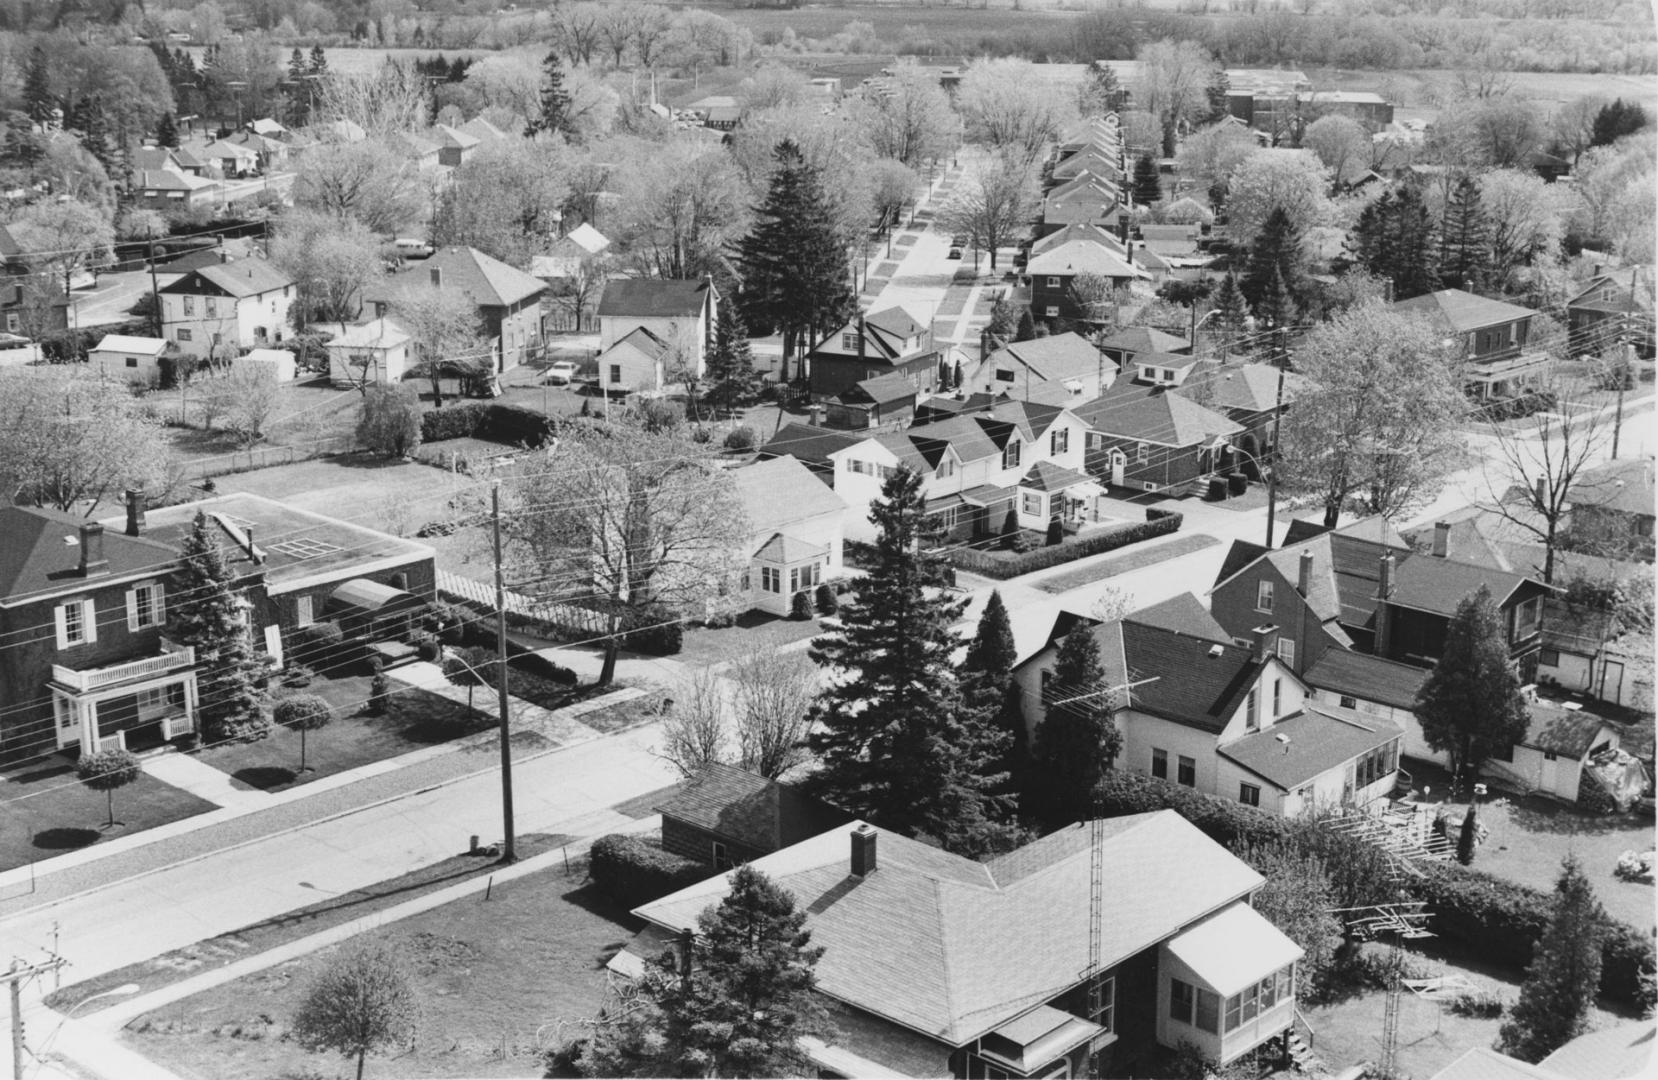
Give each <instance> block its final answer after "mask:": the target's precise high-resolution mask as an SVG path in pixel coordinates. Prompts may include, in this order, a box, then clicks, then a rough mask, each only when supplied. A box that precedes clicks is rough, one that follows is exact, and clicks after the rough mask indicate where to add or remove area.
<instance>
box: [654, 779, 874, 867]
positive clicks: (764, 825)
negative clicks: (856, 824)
mask: <svg viewBox="0 0 1658 1080" xmlns="http://www.w3.org/2000/svg"><path fill="white" fill-rule="evenodd" d="M656 809H657V811H658V812H659V813H661V814H662V816H663V817H664V818H673V819H674V820H676V821H683V822H685V823H686V824H688V825H693V826H695V827H696V828H699V829H703V830H706V831H708V832H711V833H714V834H715V835H717V836H723V837H725V838H726V839H728V840H731V841H733V842H735V843H738V844H742V845H743V846H744V847H749V848H757V849H759V850H760V851H776V850H778V849H779V848H785V847H789V846H790V845H792V844H798V843H800V842H801V841H802V840H808V839H810V838H811V837H814V836H817V835H818V834H819V833H822V832H824V831H826V830H829V829H833V828H834V827H835V826H837V825H843V824H845V823H846V822H847V821H849V820H851V815H850V814H848V813H846V812H845V811H844V810H837V809H836V808H834V807H832V806H830V805H828V804H827V803H823V802H819V801H818V800H817V799H814V798H811V797H810V796H807V795H803V794H801V792H800V791H799V790H798V789H797V788H795V787H794V786H792V785H790V784H782V783H778V782H777V781H776V780H768V779H766V778H765V777H764V776H761V775H759V774H758V773H752V772H749V771H748V770H746V769H739V768H737V767H736V766H734V765H722V764H718V763H716V764H712V765H705V766H703V767H702V768H701V769H700V770H698V772H697V774H696V775H695V776H693V777H691V778H690V779H689V780H688V781H686V783H685V786H684V787H682V788H680V789H679V791H678V792H677V793H675V795H674V797H673V798H672V799H669V800H668V801H667V802H666V803H663V804H662V805H661V806H658V807H657V808H656Z"/></svg>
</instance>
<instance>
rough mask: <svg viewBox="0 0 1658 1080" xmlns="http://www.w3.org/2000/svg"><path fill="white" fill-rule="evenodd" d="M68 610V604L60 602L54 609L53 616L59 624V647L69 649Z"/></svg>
mask: <svg viewBox="0 0 1658 1080" xmlns="http://www.w3.org/2000/svg"><path fill="white" fill-rule="evenodd" d="M68 610H69V609H68V605H67V604H59V605H58V606H57V607H56V608H54V609H52V618H53V621H54V622H55V623H56V624H57V631H58V648H60V649H67V648H68V647H69V622H68Z"/></svg>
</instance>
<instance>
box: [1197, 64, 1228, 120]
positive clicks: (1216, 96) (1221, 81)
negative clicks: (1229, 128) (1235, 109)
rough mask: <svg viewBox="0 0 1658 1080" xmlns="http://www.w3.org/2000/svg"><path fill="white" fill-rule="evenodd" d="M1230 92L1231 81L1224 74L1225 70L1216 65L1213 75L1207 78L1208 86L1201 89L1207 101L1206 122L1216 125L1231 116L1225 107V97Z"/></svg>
mask: <svg viewBox="0 0 1658 1080" xmlns="http://www.w3.org/2000/svg"><path fill="white" fill-rule="evenodd" d="M1231 92H1232V79H1231V77H1230V76H1229V75H1227V74H1226V69H1225V68H1223V67H1221V66H1219V65H1216V67H1215V73H1214V74H1213V75H1211V76H1209V84H1208V85H1207V86H1205V87H1204V88H1203V96H1204V97H1206V98H1208V99H1209V117H1208V122H1209V123H1211V124H1218V123H1220V122H1221V121H1222V120H1225V119H1226V118H1227V117H1228V116H1230V115H1232V110H1231V109H1229V108H1228V107H1227V103H1226V98H1227V95H1228V94H1230V93H1231Z"/></svg>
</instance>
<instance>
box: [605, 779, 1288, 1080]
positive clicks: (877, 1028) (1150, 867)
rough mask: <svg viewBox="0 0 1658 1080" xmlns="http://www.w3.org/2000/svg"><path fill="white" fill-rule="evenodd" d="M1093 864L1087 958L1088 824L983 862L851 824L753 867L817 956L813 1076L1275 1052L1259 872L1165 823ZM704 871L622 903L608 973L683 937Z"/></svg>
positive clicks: (1106, 847)
mask: <svg viewBox="0 0 1658 1080" xmlns="http://www.w3.org/2000/svg"><path fill="white" fill-rule="evenodd" d="M1100 830H1101V833H1102V835H1101V837H1100V840H1099V844H1100V848H1101V851H1100V854H1101V857H1102V859H1103V865H1104V866H1105V867H1106V873H1107V875H1108V876H1107V878H1106V881H1105V890H1104V898H1105V900H1104V903H1105V907H1104V909H1103V910H1102V911H1101V912H1100V915H1099V924H1098V925H1099V928H1100V938H1099V961H1098V966H1097V967H1093V966H1091V964H1090V944H1089V943H1090V921H1089V920H1090V905H1089V894H1090V882H1091V876H1090V862H1091V860H1090V848H1091V845H1092V844H1093V843H1094V839H1095V833H1094V831H1093V830H1092V829H1091V827H1090V824H1089V823H1087V822H1083V823H1081V824H1078V825H1075V826H1071V827H1069V828H1066V829H1061V830H1060V831H1058V832H1055V833H1052V834H1050V835H1049V836H1046V837H1043V838H1042V839H1040V840H1037V841H1035V842H1033V843H1030V844H1027V845H1025V846H1024V847H1022V848H1019V849H1018V850H1016V851H1012V852H1009V853H1007V854H1005V855H1002V856H1000V857H998V858H995V859H991V860H989V861H988V862H984V863H979V862H974V861H973V860H971V859H966V858H962V857H960V856H957V855H951V854H948V853H946V852H943V851H940V850H939V849H937V848H933V847H929V846H927V845H925V844H922V843H919V842H917V841H915V840H911V839H909V838H907V837H904V836H900V835H897V834H893V833H884V832H877V831H876V830H875V829H873V828H872V827H870V826H869V825H867V824H865V823H862V822H852V823H849V824H846V825H842V826H840V827H838V828H834V829H831V830H829V831H827V832H824V833H821V834H819V835H818V836H815V837H812V838H811V839H808V840H804V841H801V842H799V843H796V844H793V845H791V846H789V847H786V848H783V849H782V850H780V851H776V852H773V853H771V854H768V855H764V856H762V857H760V858H758V859H756V860H755V861H754V866H755V868H756V869H757V870H759V871H761V872H763V873H765V874H766V875H767V876H768V877H769V878H771V880H772V881H774V882H775V883H776V884H777V885H778V886H779V887H781V888H783V889H785V890H787V891H788V892H789V893H790V894H792V896H793V897H794V899H795V902H796V905H797V907H798V908H799V909H800V910H802V911H804V912H805V915H806V929H807V930H808V931H810V933H811V935H812V943H813V944H814V945H818V946H822V947H823V948H824V953H823V957H822V959H821V960H819V961H818V964H817V967H816V980H817V981H816V990H817V992H818V993H819V994H821V995H822V998H823V999H824V1004H825V1006H826V1007H827V1008H828V1009H829V1011H830V1019H831V1021H832V1023H833V1030H834V1032H835V1033H834V1034H833V1035H831V1036H829V1037H828V1038H827V1039H817V1038H810V1039H806V1040H803V1043H802V1046H803V1048H804V1049H805V1050H806V1051H807V1052H808V1053H809V1054H810V1056H811V1058H812V1060H813V1062H814V1064H815V1065H816V1067H817V1070H818V1075H819V1076H826V1077H841V1076H860V1077H867V1076H916V1077H941V1076H948V1077H961V1078H967V1077H975V1078H985V1077H991V1076H995V1077H1010V1076H1042V1077H1063V1076H1076V1075H1083V1074H1084V1072H1085V1070H1086V1069H1087V1067H1088V1065H1087V1058H1088V1056H1089V1055H1090V1054H1092V1053H1094V1052H1099V1053H1100V1054H1101V1055H1103V1058H1102V1065H1103V1067H1104V1069H1105V1070H1106V1071H1105V1073H1104V1075H1109V1076H1126V1075H1155V1073H1154V1072H1153V1070H1154V1069H1155V1068H1156V1066H1157V1063H1158V1062H1159V1061H1160V1055H1161V1054H1162V1050H1161V1049H1160V1048H1168V1049H1174V1048H1176V1047H1178V1046H1179V1045H1180V1044H1181V1043H1183V1042H1190V1043H1192V1044H1193V1045H1195V1046H1196V1047H1197V1048H1198V1050H1199V1052H1200V1053H1202V1054H1203V1055H1204V1056H1205V1057H1207V1058H1210V1059H1211V1060H1214V1061H1216V1062H1222V1063H1224V1062H1230V1061H1234V1060H1236V1059H1237V1058H1239V1057H1241V1056H1242V1055H1243V1054H1245V1053H1247V1052H1249V1051H1250V1050H1253V1049H1255V1048H1257V1047H1263V1046H1268V1045H1269V1044H1270V1045H1281V1044H1283V1043H1285V1042H1287V1035H1288V1033H1289V1032H1290V1030H1291V1028H1292V1027H1293V1024H1294V1014H1295V968H1296V964H1297V961H1298V960H1299V959H1300V957H1301V955H1302V950H1301V949H1300V948H1299V947H1297V946H1296V945H1295V943H1294V942H1292V941H1290V940H1289V938H1287V937H1285V936H1284V935H1283V934H1282V933H1281V932H1280V931H1279V930H1277V929H1276V928H1275V927H1273V926H1272V924H1271V923H1269V922H1268V921H1267V920H1266V919H1265V918H1263V917H1262V916H1260V915H1259V914H1257V913H1256V912H1255V910H1254V909H1253V908H1252V907H1250V904H1249V900H1250V896H1251V895H1252V894H1253V893H1254V892H1255V891H1256V890H1257V889H1259V888H1260V886H1261V884H1262V882H1263V880H1264V879H1262V878H1261V876H1260V875H1259V874H1257V873H1256V872H1255V871H1253V870H1251V869H1250V868H1249V867H1248V866H1247V865H1246V864H1244V863H1243V862H1242V861H1241V860H1239V859H1237V858H1235V857H1234V856H1232V855H1231V854H1229V853H1228V852H1227V851H1226V850H1225V849H1223V848H1222V847H1221V846H1220V845H1218V844H1216V843H1215V842H1214V841H1212V840H1210V839H1209V838H1207V837H1205V836H1204V835H1203V834H1202V833H1201V832H1199V831H1198V829H1197V828H1196V827H1195V826H1193V825H1191V824H1190V823H1189V822H1187V821H1185V820H1184V819H1183V818H1181V817H1180V816H1179V815H1178V814H1176V813H1174V812H1173V811H1169V810H1164V811H1159V812H1156V813H1149V814H1135V815H1131V816H1127V817H1120V818H1113V819H1110V820H1107V821H1104V822H1102V823H1100ZM727 889H728V876H727V875H723V874H722V875H717V876H715V877H712V878H709V879H708V880H706V881H703V882H700V883H698V884H695V885H691V886H689V887H687V888H685V889H682V890H680V891H679V892H676V893H672V894H670V895H668V896H665V897H663V898H662V899H660V900H656V901H654V902H652V903H649V904H646V905H644V906H642V907H639V908H637V909H635V911H634V914H635V915H637V916H638V917H640V918H641V919H643V920H645V922H646V923H647V924H648V925H647V926H646V928H645V929H644V930H643V931H641V932H640V934H639V935H638V936H637V937H635V939H634V940H633V941H632V942H630V943H629V945H628V946H627V947H626V948H625V949H624V950H623V951H622V952H621V953H620V954H618V955H617V956H616V957H615V958H614V959H613V960H612V961H611V962H610V967H611V969H612V970H613V971H616V972H618V973H621V974H624V975H634V974H637V973H638V972H639V971H641V970H642V969H643V966H644V963H645V962H646V961H647V960H648V959H649V958H651V957H654V956H656V955H659V953H660V951H661V949H662V947H663V945H664V944H666V943H669V942H673V941H676V940H680V939H682V936H683V935H685V934H687V933H690V934H695V933H696V931H697V916H698V915H699V914H700V913H701V912H702V911H703V910H704V909H705V908H707V907H708V906H709V905H711V904H716V903H718V902H719V901H720V900H721V899H722V898H723V897H724V895H725V893H726V891H727Z"/></svg>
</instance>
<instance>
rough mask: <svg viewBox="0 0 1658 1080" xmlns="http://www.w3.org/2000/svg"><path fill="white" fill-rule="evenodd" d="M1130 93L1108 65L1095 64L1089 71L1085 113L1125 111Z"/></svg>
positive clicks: (1099, 113) (1084, 103)
mask: <svg viewBox="0 0 1658 1080" xmlns="http://www.w3.org/2000/svg"><path fill="white" fill-rule="evenodd" d="M1127 100H1128V92H1127V91H1126V90H1124V89H1123V84H1122V82H1121V81H1119V80H1118V78H1117V73H1116V72H1115V71H1113V70H1112V69H1111V67H1110V65H1108V64H1093V65H1091V66H1090V67H1089V69H1088V92H1087V94H1086V95H1085V96H1084V100H1083V112H1084V113H1087V114H1089V115H1095V116H1097V115H1101V114H1103V113H1115V112H1122V111H1123V103H1124V102H1126V101H1127Z"/></svg>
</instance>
